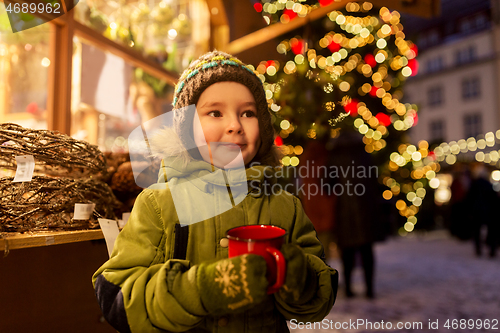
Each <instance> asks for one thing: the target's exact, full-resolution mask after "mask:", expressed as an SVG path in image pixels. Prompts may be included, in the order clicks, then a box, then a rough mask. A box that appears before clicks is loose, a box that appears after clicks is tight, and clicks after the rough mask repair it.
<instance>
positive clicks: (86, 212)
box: [73, 203, 95, 220]
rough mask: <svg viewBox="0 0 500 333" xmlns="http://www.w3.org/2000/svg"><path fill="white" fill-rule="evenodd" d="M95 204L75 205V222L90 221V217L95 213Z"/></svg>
mask: <svg viewBox="0 0 500 333" xmlns="http://www.w3.org/2000/svg"><path fill="white" fill-rule="evenodd" d="M94 207H95V204H94V203H91V204H82V203H76V204H75V213H74V216H73V220H88V219H90V215H91V214H92V212H93V211H94Z"/></svg>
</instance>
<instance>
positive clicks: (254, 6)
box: [253, 2, 262, 13]
mask: <svg viewBox="0 0 500 333" xmlns="http://www.w3.org/2000/svg"><path fill="white" fill-rule="evenodd" d="M253 8H254V9H255V10H256V11H257V13H260V12H262V4H261V3H260V2H257V3H254V5H253Z"/></svg>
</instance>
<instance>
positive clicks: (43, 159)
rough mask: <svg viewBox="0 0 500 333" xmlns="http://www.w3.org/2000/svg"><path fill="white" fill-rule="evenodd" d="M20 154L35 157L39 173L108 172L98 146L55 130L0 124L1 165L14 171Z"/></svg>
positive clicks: (78, 176)
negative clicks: (16, 158)
mask: <svg viewBox="0 0 500 333" xmlns="http://www.w3.org/2000/svg"><path fill="white" fill-rule="evenodd" d="M20 155H33V156H34V158H35V163H36V164H35V172H37V173H43V174H48V175H56V176H65V177H68V176H71V177H72V178H80V177H85V176H88V175H89V174H99V173H100V174H101V175H106V173H107V166H106V159H105V158H104V155H103V153H102V152H101V151H100V150H99V149H98V148H97V146H94V145H91V144H90V143H88V142H85V141H80V140H76V139H73V138H72V137H70V136H68V135H65V134H61V133H59V132H55V131H48V130H34V129H29V128H24V127H22V126H19V125H16V124H9V123H5V124H0V168H7V169H11V170H15V169H16V168H17V164H16V160H15V157H16V156H20Z"/></svg>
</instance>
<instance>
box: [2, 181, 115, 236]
mask: <svg viewBox="0 0 500 333" xmlns="http://www.w3.org/2000/svg"><path fill="white" fill-rule="evenodd" d="M12 180H13V178H12V177H5V178H0V193H1V194H2V195H1V197H0V232H4V231H14V232H25V231H36V230H48V229H54V228H57V229H86V228H97V227H98V226H99V224H98V222H97V218H98V217H104V218H109V219H115V218H116V216H115V214H114V209H117V208H119V207H120V205H121V204H120V202H119V201H118V200H117V199H116V198H115V196H114V194H113V192H112V191H111V189H110V188H109V186H108V185H107V184H106V183H104V182H102V181H99V180H96V179H69V178H51V177H46V176H34V177H33V179H32V180H31V181H30V182H24V183H13V182H12ZM75 203H95V204H96V206H95V209H94V212H93V214H92V216H91V218H90V219H89V220H73V212H74V207H75Z"/></svg>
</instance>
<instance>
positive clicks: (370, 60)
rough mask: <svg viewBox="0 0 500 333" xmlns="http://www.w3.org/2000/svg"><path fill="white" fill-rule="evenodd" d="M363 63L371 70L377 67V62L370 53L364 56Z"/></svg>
mask: <svg viewBox="0 0 500 333" xmlns="http://www.w3.org/2000/svg"><path fill="white" fill-rule="evenodd" d="M365 63H366V64H368V65H370V67H371V68H373V67H375V66H377V61H376V60H375V57H374V56H373V54H371V53H368V54H367V55H365Z"/></svg>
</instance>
